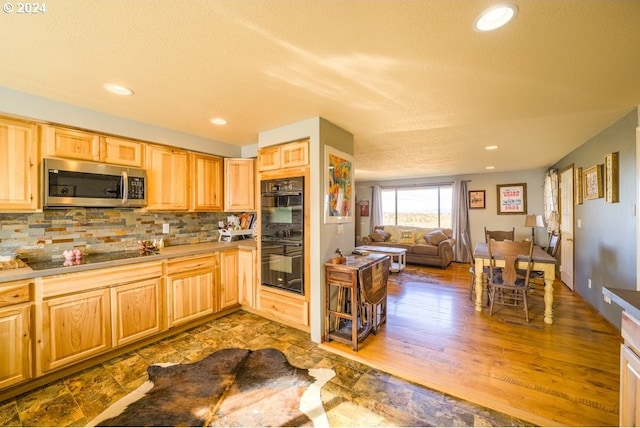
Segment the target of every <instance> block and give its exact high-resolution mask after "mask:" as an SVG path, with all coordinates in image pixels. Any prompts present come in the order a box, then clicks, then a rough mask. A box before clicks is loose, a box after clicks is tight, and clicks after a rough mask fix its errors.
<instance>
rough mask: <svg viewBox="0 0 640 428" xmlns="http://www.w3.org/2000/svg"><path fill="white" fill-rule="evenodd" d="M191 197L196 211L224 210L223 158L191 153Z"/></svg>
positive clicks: (192, 208)
mask: <svg viewBox="0 0 640 428" xmlns="http://www.w3.org/2000/svg"><path fill="white" fill-rule="evenodd" d="M189 159H190V168H191V199H190V207H189V209H191V210H194V211H202V210H204V211H222V158H220V157H217V156H208V155H202V154H198V153H191V154H190V156H189Z"/></svg>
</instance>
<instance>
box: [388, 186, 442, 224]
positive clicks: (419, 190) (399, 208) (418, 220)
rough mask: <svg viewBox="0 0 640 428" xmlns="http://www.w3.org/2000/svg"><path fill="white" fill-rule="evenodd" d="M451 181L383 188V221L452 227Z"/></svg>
mask: <svg viewBox="0 0 640 428" xmlns="http://www.w3.org/2000/svg"><path fill="white" fill-rule="evenodd" d="M452 193H453V187H452V186H451V185H450V184H439V185H431V186H426V185H425V186H420V187H417V186H412V187H393V188H392V187H386V188H383V189H382V220H383V222H382V224H389V225H391V224H395V225H398V226H416V227H448V228H450V227H451V209H452Z"/></svg>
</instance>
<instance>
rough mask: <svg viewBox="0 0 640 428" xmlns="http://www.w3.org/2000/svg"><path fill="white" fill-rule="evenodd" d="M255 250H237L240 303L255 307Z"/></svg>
mask: <svg viewBox="0 0 640 428" xmlns="http://www.w3.org/2000/svg"><path fill="white" fill-rule="evenodd" d="M255 269H256V252H255V250H242V249H240V250H238V272H239V273H238V291H239V293H240V295H239V300H240V304H241V305H244V306H249V307H250V308H255V307H256V304H255V293H256V285H255V283H254V282H255V278H256V275H255Z"/></svg>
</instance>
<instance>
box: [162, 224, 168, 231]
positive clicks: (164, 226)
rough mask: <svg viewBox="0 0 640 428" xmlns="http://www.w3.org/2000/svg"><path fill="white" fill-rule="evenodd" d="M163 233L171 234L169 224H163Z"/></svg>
mask: <svg viewBox="0 0 640 428" xmlns="http://www.w3.org/2000/svg"><path fill="white" fill-rule="evenodd" d="M162 233H169V223H162Z"/></svg>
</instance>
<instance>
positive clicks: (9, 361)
mask: <svg viewBox="0 0 640 428" xmlns="http://www.w3.org/2000/svg"><path fill="white" fill-rule="evenodd" d="M30 313H31V304H29V303H26V304H21V305H13V306H11V307H8V308H0V349H1V350H2V351H0V389H1V388H5V387H8V386H11V385H14V384H16V383H19V382H22V381H24V380H27V379H29V378H30V377H31V352H30V349H31V334H30V328H29V327H30V323H29V319H30Z"/></svg>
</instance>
